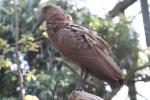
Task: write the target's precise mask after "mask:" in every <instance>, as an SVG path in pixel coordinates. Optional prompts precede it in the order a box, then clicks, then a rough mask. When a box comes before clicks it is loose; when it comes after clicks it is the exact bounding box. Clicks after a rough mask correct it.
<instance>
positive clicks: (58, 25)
mask: <svg viewBox="0 0 150 100" xmlns="http://www.w3.org/2000/svg"><path fill="white" fill-rule="evenodd" d="M46 24H47V28H48V29H54V30H56V29H62V28H65V27H66V26H69V25H70V24H71V23H69V22H65V21H53V22H46Z"/></svg>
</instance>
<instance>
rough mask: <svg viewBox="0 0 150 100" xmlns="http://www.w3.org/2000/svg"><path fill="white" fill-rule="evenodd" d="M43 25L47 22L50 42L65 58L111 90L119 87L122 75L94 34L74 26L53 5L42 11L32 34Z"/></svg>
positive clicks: (68, 18)
mask: <svg viewBox="0 0 150 100" xmlns="http://www.w3.org/2000/svg"><path fill="white" fill-rule="evenodd" d="M43 21H46V24H47V32H48V38H49V40H50V42H51V43H52V44H53V46H54V47H55V48H57V49H58V50H59V51H60V52H61V53H62V54H63V55H64V56H65V57H67V58H68V59H70V60H72V61H73V62H74V63H76V64H78V65H82V66H84V67H85V69H86V71H87V72H88V73H90V74H91V75H93V76H95V77H96V78H98V79H100V80H103V81H106V82H108V83H109V84H110V86H111V88H112V89H116V88H118V87H120V86H122V84H123V81H124V80H123V74H122V72H121V70H120V68H119V67H118V65H117V64H116V63H115V61H114V60H113V59H112V57H110V56H109V53H108V52H107V49H108V43H107V42H106V41H105V40H103V39H102V38H101V37H99V36H98V35H97V33H96V32H95V31H92V30H90V29H87V28H85V27H82V26H79V25H75V24H73V21H72V18H71V16H70V15H69V14H67V13H66V12H65V11H64V10H63V9H62V8H60V7H58V6H55V5H49V6H45V7H43V9H42V11H41V14H40V16H39V18H38V22H37V23H36V25H35V26H34V29H33V32H34V31H35V30H36V29H37V28H38V27H39V26H40V24H42V22H43Z"/></svg>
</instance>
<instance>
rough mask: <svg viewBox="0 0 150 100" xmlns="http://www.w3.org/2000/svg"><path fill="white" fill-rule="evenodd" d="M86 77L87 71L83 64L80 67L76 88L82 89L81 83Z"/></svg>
mask: <svg viewBox="0 0 150 100" xmlns="http://www.w3.org/2000/svg"><path fill="white" fill-rule="evenodd" d="M86 78H87V72H86V69H85V68H84V66H82V67H81V75H80V76H79V81H78V83H77V85H76V88H75V89H76V90H81V89H82V84H83V82H84V81H85V79H86Z"/></svg>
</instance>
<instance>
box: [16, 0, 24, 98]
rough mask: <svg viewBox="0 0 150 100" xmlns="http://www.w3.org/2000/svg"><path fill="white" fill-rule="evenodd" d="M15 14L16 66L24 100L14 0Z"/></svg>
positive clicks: (21, 96) (21, 95)
mask: <svg viewBox="0 0 150 100" xmlns="http://www.w3.org/2000/svg"><path fill="white" fill-rule="evenodd" d="M14 14H15V33H16V38H15V46H16V64H17V69H18V77H19V87H20V100H23V99H24V93H23V88H24V86H23V75H22V71H21V65H20V62H19V45H18V40H19V28H18V24H19V23H18V14H17V7H16V1H15V0H14Z"/></svg>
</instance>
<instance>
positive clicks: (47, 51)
mask: <svg viewBox="0 0 150 100" xmlns="http://www.w3.org/2000/svg"><path fill="white" fill-rule="evenodd" d="M47 2H48V3H55V4H57V5H60V6H61V7H63V8H64V9H65V10H66V11H68V12H69V13H70V14H71V15H72V17H73V19H74V21H75V23H78V24H80V25H83V26H85V27H88V28H91V29H94V30H96V31H97V32H98V34H99V35H100V36H101V37H103V38H104V39H105V40H107V41H108V43H109V45H110V49H109V51H110V52H111V55H112V56H113V57H114V59H115V60H116V61H117V63H118V64H119V65H120V66H121V68H122V69H125V70H126V71H129V70H130V69H132V68H133V67H137V60H138V51H139V49H138V39H137V37H138V36H137V33H136V32H135V31H134V30H133V29H131V28H130V27H131V22H130V21H128V20H127V19H126V18H125V17H124V16H123V15H120V16H119V17H118V18H119V21H118V22H116V23H115V22H113V21H112V20H111V19H109V18H107V17H106V18H105V19H102V18H99V17H97V16H94V15H91V14H90V12H88V10H87V9H85V8H83V9H78V8H76V6H74V5H73V4H71V3H69V2H68V1H67V0H62V1H61V0H51V1H47ZM0 4H1V6H2V8H3V10H1V12H0V23H1V24H0V89H1V94H0V99H1V100H8V99H7V98H9V100H13V99H14V98H18V85H19V84H18V76H17V75H16V74H17V73H16V70H14V69H12V66H15V59H14V58H15V53H14V51H15V48H14V47H15V45H14V44H15V43H14V42H15V40H14V39H15V37H14V36H15V33H14V20H13V16H14V14H13V13H14V10H13V7H12V5H13V1H12V0H10V1H9V2H8V1H7V0H2V1H0ZM17 7H18V15H19V33H20V36H19V38H20V40H19V50H20V57H19V59H20V62H21V64H22V65H21V66H22V71H23V74H24V85H25V91H26V94H27V96H26V98H34V97H33V96H34V95H35V96H37V97H38V98H39V99H40V100H62V99H63V100H65V99H67V95H68V94H69V93H71V91H72V90H73V89H74V87H75V84H76V81H77V78H78V77H77V75H76V73H74V72H73V71H72V70H71V69H70V67H68V65H66V64H64V63H62V62H59V61H56V60H53V59H52V58H54V57H62V56H61V54H60V53H59V52H58V51H57V50H56V49H55V48H53V46H52V45H51V44H50V43H49V41H48V40H47V38H45V39H44V40H42V41H37V42H35V40H36V39H37V38H39V37H41V36H42V35H41V34H40V33H42V29H43V28H41V30H38V31H37V34H32V33H31V30H32V26H33V24H34V22H35V19H36V17H37V16H38V13H39V11H40V9H41V1H40V0H34V1H32V0H22V1H20V2H19V1H18V6H17ZM43 35H44V36H45V37H46V34H45V33H43ZM77 71H79V70H77ZM91 79H92V80H94V83H93V84H91V83H90V82H87V83H86V84H87V85H86V86H87V88H86V90H87V91H89V92H94V93H96V94H97V95H101V96H104V95H105V93H106V90H105V86H106V85H105V84H102V85H100V83H98V84H97V83H96V82H97V80H96V79H94V78H91ZM5 98H6V99H5ZM27 100H28V99H27Z"/></svg>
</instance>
